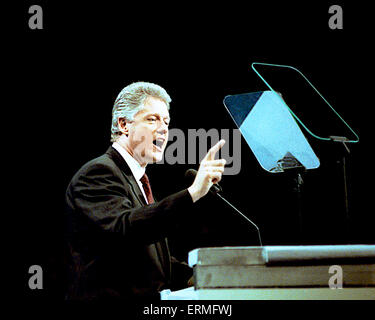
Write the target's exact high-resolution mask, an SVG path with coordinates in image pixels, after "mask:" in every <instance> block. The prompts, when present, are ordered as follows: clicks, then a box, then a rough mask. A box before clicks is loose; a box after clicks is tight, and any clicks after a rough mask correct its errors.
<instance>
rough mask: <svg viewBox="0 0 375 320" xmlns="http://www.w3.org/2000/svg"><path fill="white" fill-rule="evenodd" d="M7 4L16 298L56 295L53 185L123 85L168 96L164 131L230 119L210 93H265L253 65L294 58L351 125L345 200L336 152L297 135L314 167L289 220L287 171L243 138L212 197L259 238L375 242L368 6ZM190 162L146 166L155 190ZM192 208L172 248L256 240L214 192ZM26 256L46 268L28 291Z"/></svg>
mask: <svg viewBox="0 0 375 320" xmlns="http://www.w3.org/2000/svg"><path fill="white" fill-rule="evenodd" d="M32 4H39V5H41V6H42V8H43V14H44V16H43V17H44V21H43V22H44V28H43V30H30V29H29V27H28V19H29V17H30V14H28V8H29V6H30V5H32ZM332 4H339V5H341V6H342V8H343V12H344V29H343V30H331V29H330V28H329V27H328V19H329V17H330V15H329V13H328V8H329V6H330V5H332ZM14 13H15V17H14V18H13V19H12V21H11V24H10V25H8V30H9V32H7V36H9V40H10V42H9V45H7V46H6V50H5V51H6V52H7V53H9V57H7V59H4V61H3V62H4V64H5V66H4V67H5V68H6V69H7V71H9V72H7V73H6V76H7V80H8V81H7V86H6V87H5V88H6V92H5V93H6V94H7V95H8V94H9V95H10V101H9V102H8V103H7V105H5V106H4V109H6V114H5V115H6V116H5V117H4V118H3V124H4V127H7V128H8V126H9V128H10V129H9V130H8V129H7V133H6V136H7V138H6V140H7V142H10V148H9V149H7V152H6V153H5V156H4V159H5V160H6V163H7V164H10V165H11V167H12V169H7V168H8V167H6V169H5V170H4V171H5V176H4V177H6V178H5V181H6V186H7V188H6V189H7V192H9V191H10V195H9V197H8V193H7V194H6V197H5V202H7V203H8V202H9V203H10V206H9V208H11V209H10V211H9V209H7V210H6V212H7V213H8V214H9V215H8V214H7V217H8V216H9V217H11V218H12V222H11V224H10V225H11V228H9V229H10V230H9V231H11V232H10V235H9V236H8V238H7V243H9V245H10V248H11V251H12V253H13V254H15V255H16V258H18V259H21V260H20V261H21V262H20V263H17V264H16V265H15V266H14V269H15V270H17V271H19V272H20V273H18V276H16V280H15V281H17V282H20V284H21V287H22V288H23V289H21V290H17V292H16V294H17V296H21V297H23V298H24V299H26V300H27V299H41V300H43V299H46V298H52V299H56V300H60V299H61V300H62V299H63V290H64V284H65V282H64V258H63V252H64V248H63V223H62V213H63V208H64V193H65V189H66V187H67V184H68V183H69V181H70V179H71V177H72V176H73V175H74V173H75V172H76V171H77V170H78V169H79V168H80V167H81V166H82V165H83V164H84V163H85V162H86V161H88V160H90V159H92V158H93V157H96V156H99V155H101V154H102V153H104V152H105V151H106V149H107V148H108V146H109V145H110V142H109V139H110V123H111V110H112V106H113V102H114V99H115V98H116V96H117V94H118V93H119V91H120V90H121V89H122V88H123V87H124V86H126V85H127V84H129V83H131V82H134V81H140V80H142V81H149V82H154V83H157V84H160V85H161V86H163V87H164V88H165V89H166V90H167V91H168V93H169V94H170V96H171V97H172V104H171V111H170V112H171V117H172V122H171V128H181V129H182V130H184V132H187V129H189V128H192V129H199V128H204V129H206V130H208V129H211V128H216V129H221V128H233V129H234V128H235V126H234V123H233V122H232V120H231V118H230V116H229V114H228V113H227V111H226V110H225V108H224V106H223V103H222V101H223V98H224V97H225V96H226V95H228V94H236V93H244V92H255V91H262V90H267V88H266V86H265V84H264V83H263V82H262V81H261V80H260V79H259V78H258V77H257V76H256V74H255V73H254V72H253V71H252V70H251V67H250V65H251V63H252V62H266V63H276V64H286V65H291V66H294V67H297V68H298V69H300V70H301V71H302V72H303V73H304V74H305V75H307V76H308V78H309V79H311V81H312V82H313V83H314V84H315V85H316V86H317V87H318V88H319V90H320V92H321V93H322V94H323V95H324V96H325V97H326V98H327V100H328V101H330V102H331V103H332V105H333V106H334V107H335V109H336V110H337V111H338V112H339V113H340V114H341V116H343V118H344V119H345V120H346V121H347V122H348V123H349V124H350V125H351V127H352V128H353V129H354V130H355V131H356V132H357V133H358V135H359V137H360V142H359V143H357V144H350V145H349V148H350V150H351V154H350V156H349V158H348V159H347V160H348V175H349V191H350V193H349V209H350V210H349V215H346V214H345V210H344V206H343V192H342V190H343V185H342V174H341V171H340V170H341V169H340V168H341V167H340V164H339V163H337V161H338V160H340V158H341V155H342V146H335V145H333V144H332V143H331V142H324V143H322V142H320V141H315V140H313V139H310V138H309V142H310V143H311V145H312V146H313V148H314V150H315V151H316V153H317V155H318V157H319V158H320V160H321V166H320V168H319V169H316V170H312V171H311V172H310V171H309V172H308V173H307V174H306V175H305V185H304V202H303V224H302V231H301V230H300V229H299V226H298V213H297V208H296V199H295V196H296V194H295V193H294V192H293V184H292V180H291V178H290V177H288V176H286V175H283V174H278V175H272V174H269V173H267V172H266V171H264V170H263V169H262V168H261V167H260V166H259V164H258V163H257V161H256V159H255V157H254V156H253V154H252V152H251V150H250V149H249V147H248V146H247V144H246V142H245V141H244V140H243V139H242V142H241V147H242V148H241V172H240V173H239V174H238V175H236V176H224V178H223V180H222V183H221V185H222V187H223V189H224V195H225V197H226V198H227V199H228V200H230V201H231V202H232V203H233V204H234V205H235V206H236V207H237V208H238V209H240V210H241V211H242V212H244V213H245V214H246V215H247V216H248V217H249V218H251V219H252V220H253V221H254V222H256V223H257V224H258V226H259V228H260V230H261V233H262V240H263V243H264V244H265V245H285V244H342V243H372V244H373V243H375V233H374V232H373V226H374V224H373V221H374V218H373V212H374V210H373V189H374V188H373V185H372V184H373V182H372V181H373V180H372V176H373V174H372V171H373V168H372V166H373V160H372V154H371V149H372V146H373V143H372V136H373V134H372V123H373V118H372V110H371V109H372V108H373V98H372V94H373V89H372V82H373V81H372V74H373V71H374V70H373V69H374V67H373V65H372V63H371V60H372V58H373V55H374V49H373V47H372V46H371V42H372V40H371V37H372V30H373V26H372V22H371V20H372V12H371V10H366V8H365V7H364V6H363V5H360V4H359V3H358V2H355V3H353V2H352V3H349V2H345V3H344V1H339V2H337V3H329V2H327V3H324V4H316V3H315V2H312V1H308V2H304V4H295V3H292V2H288V3H286V2H282V3H280V2H275V3H274V2H270V1H263V2H261V4H260V3H254V2H249V3H242V2H238V3H237V2H235V1H231V2H221V3H217V2H212V3H206V2H205V3H204V4H203V3H199V2H197V3H196V2H191V1H190V2H178V3H175V4H168V5H167V4H161V3H159V2H156V1H155V2H152V3H151V4H150V3H147V2H137V3H136V4H135V3H134V2H133V3H127V2H125V1H123V2H115V1H113V3H111V2H110V1H105V2H97V3H96V2H95V1H80V2H79V3H77V2H73V1H71V2H69V1H64V2H62V1H53V2H52V1H36V2H27V1H24V2H23V3H21V4H18V5H17V6H16V8H15V11H14ZM296 94H297V95H298V92H296ZM8 113H9V116H8ZM314 120H315V123H316V121H319V117H318V116H317V117H316V119H309V121H311V122H314ZM13 167H14V168H15V169H13ZM190 167H191V166H189V165H174V166H171V165H168V164H165V165H153V166H150V167H149V168H148V172H149V173H150V174H149V175H150V179H151V181H152V186H153V191H154V193H155V194H156V196H157V197H158V198H159V199H160V198H162V197H163V196H166V195H168V194H170V193H172V192H176V191H179V190H181V189H182V188H184V187H186V185H185V182H184V179H183V176H184V172H185V171H186V169H188V168H190ZM193 167H194V166H193ZM195 168H196V167H195ZM201 209H202V210H201V211H202V212H200V213H198V215H197V213H194V214H193V213H192V224H191V226H187V228H186V229H185V230H176V231H177V232H174V234H173V235H172V238H171V247H172V250H173V252H174V254H175V255H176V256H178V257H179V258H181V259H186V258H187V253H188V251H189V250H191V249H193V248H196V247H203V246H224V245H258V240H257V235H256V232H255V230H254V229H253V228H252V227H251V225H250V224H248V223H247V222H246V221H245V220H243V219H242V218H241V217H239V216H236V214H235V213H234V212H233V211H232V210H231V209H230V208H228V207H226V206H225V204H223V203H220V202H219V200H218V199H217V200H216V199H213V198H210V197H207V198H206V199H203V200H202V201H201ZM300 231H301V232H300ZM18 259H17V260H12V262H13V261H19V260H18ZM33 264H39V265H41V266H42V267H43V270H44V273H45V281H44V289H43V290H40V291H39V292H35V291H31V290H30V289H28V286H27V279H28V277H29V275H28V273H27V270H28V267H29V266H30V265H33ZM20 274H21V276H20Z"/></svg>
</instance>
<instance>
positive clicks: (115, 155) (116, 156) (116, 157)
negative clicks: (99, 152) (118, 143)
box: [106, 146, 147, 206]
mask: <svg viewBox="0 0 375 320" xmlns="http://www.w3.org/2000/svg"><path fill="white" fill-rule="evenodd" d="M106 153H107V154H108V155H109V156H110V157H111V159H112V160H113V161H114V162H115V163H116V165H117V166H118V167H119V168H120V169H121V171H122V172H123V173H124V177H125V178H126V180H127V181H128V182H129V184H130V186H131V187H132V190H133V193H134V194H135V195H136V197H137V199H138V201H139V202H140V203H141V204H143V205H144V206H145V205H147V202H146V200H145V198H144V196H143V193H142V191H141V189H140V188H139V185H138V183H137V181H136V180H135V178H134V176H133V173H132V171H131V170H130V168H129V166H128V164H127V163H126V161H125V160H124V158H123V157H122V156H121V154H120V153H119V152H118V151H117V150H116V149H115V148H113V147H112V146H111V147H109V148H108V150H107V152H106Z"/></svg>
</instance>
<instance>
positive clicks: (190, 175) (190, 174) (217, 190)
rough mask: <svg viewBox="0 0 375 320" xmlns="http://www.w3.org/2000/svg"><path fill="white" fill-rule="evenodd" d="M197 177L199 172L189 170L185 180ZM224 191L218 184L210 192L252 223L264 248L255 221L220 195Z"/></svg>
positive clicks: (192, 179)
mask: <svg viewBox="0 0 375 320" xmlns="http://www.w3.org/2000/svg"><path fill="white" fill-rule="evenodd" d="M196 175H197V170H194V169H189V170H187V171H186V172H185V178H186V179H189V181H194V179H195V176H196ZM222 191H223V189H222V188H221V186H220V185H219V184H218V183H216V184H213V185H212V187H211V188H210V192H211V193H212V194H214V195H216V196H218V197H219V198H220V199H221V200H223V201H224V202H225V203H226V204H228V205H229V206H230V207H231V208H232V209H234V210H235V211H236V212H237V213H238V214H240V215H241V216H242V217H243V218H244V219H246V221H248V222H250V223H251V224H252V225H253V226H254V227H255V229H256V230H257V233H258V239H259V244H260V246H261V247H262V246H263V244H262V238H261V237H260V231H259V228H258V226H257V225H256V224H255V223H254V222H253V221H251V220H250V219H249V218H248V217H246V216H245V215H244V214H243V213H242V212H241V211H240V210H238V209H237V208H236V207H235V206H234V205H232V204H231V203H230V202H229V201H228V200H227V199H225V198H224V197H223V196H222V195H221V194H220V192H222Z"/></svg>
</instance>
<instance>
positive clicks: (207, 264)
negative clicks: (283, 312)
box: [189, 245, 375, 300]
mask: <svg viewBox="0 0 375 320" xmlns="http://www.w3.org/2000/svg"><path fill="white" fill-rule="evenodd" d="M189 265H190V266H191V267H192V268H193V270H194V299H198V300H342V299H343V300H375V245H336V246H264V247H217V248H199V249H195V250H193V251H191V252H190V253H189Z"/></svg>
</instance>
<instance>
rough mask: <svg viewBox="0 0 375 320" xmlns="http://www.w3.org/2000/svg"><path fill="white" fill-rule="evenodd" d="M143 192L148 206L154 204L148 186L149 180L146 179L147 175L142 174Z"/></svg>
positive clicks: (149, 186)
mask: <svg viewBox="0 0 375 320" xmlns="http://www.w3.org/2000/svg"><path fill="white" fill-rule="evenodd" d="M141 182H142V186H143V190H144V191H145V194H146V198H147V202H148V204H151V203H154V202H155V201H154V197H153V196H152V191H151V185H150V180H149V179H148V177H147V174H144V175H143V176H142V178H141Z"/></svg>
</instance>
